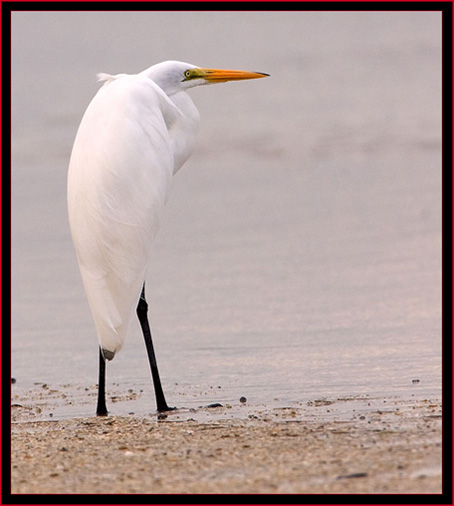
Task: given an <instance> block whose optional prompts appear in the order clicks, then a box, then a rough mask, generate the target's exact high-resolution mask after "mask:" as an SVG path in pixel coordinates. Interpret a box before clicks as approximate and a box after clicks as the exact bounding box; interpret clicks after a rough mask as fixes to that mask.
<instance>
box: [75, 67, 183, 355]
mask: <svg viewBox="0 0 454 506" xmlns="http://www.w3.org/2000/svg"><path fill="white" fill-rule="evenodd" d="M179 115H181V113H180V111H179V110H178V109H177V108H175V105H174V104H173V103H172V102H170V101H169V98H168V97H167V96H166V95H165V94H164V93H163V92H162V90H160V89H159V88H158V87H157V86H156V85H155V84H154V83H153V82H152V81H151V80H150V79H146V78H145V77H143V76H139V75H137V76H122V77H119V78H117V79H115V78H112V79H111V80H110V81H108V82H107V83H106V84H105V85H104V86H103V87H102V88H101V89H100V90H99V92H98V93H97V95H96V96H95V98H94V99H93V100H92V102H91V104H90V105H89V107H88V108H87V111H86V113H85V115H84V118H83V119H82V122H81V125H80V127H79V130H78V133H77V136H76V140H75V143H74V147H73V151H72V155H71V161H70V167H69V173H68V210H69V219H70V226H71V232H72V236H73V241H74V245H75V248H76V252H77V257H78V261H79V266H80V270H81V274H82V279H83V282H84V286H85V290H86V292H87V297H88V300H89V303H90V307H91V310H92V313H93V317H94V321H95V325H96V328H97V332H98V337H99V341H100V344H101V347H102V348H104V349H106V350H108V351H111V352H113V353H116V352H117V351H118V350H119V349H120V348H121V347H122V345H123V343H124V339H125V336H126V331H127V328H128V326H129V322H130V320H131V317H132V315H133V314H134V309H135V307H136V304H137V301H138V299H139V296H140V291H141V287H142V284H143V281H144V278H145V272H146V268H147V263H148V260H149V256H150V248H151V243H152V240H153V238H154V236H155V234H156V232H157V230H158V226H159V218H160V214H161V210H162V207H163V205H164V203H165V200H166V197H167V192H168V189H169V184H170V180H171V176H172V174H173V172H174V170H175V158H176V156H175V152H174V151H175V147H174V141H173V134H172V128H179V126H178V125H180V123H181V122H180V121H179V119H178V118H179Z"/></svg>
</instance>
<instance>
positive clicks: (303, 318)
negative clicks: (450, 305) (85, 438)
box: [12, 11, 441, 415]
mask: <svg viewBox="0 0 454 506" xmlns="http://www.w3.org/2000/svg"><path fill="white" fill-rule="evenodd" d="M164 60H180V61H185V62H188V63H192V64H194V65H198V66H202V67H212V68H227V69H230V68H231V69H239V70H252V71H259V72H266V73H268V74H270V77H268V78H266V79H261V80H258V81H245V82H238V83H226V84H224V85H217V86H205V87H201V88H197V89H194V90H190V92H189V94H190V96H191V98H192V99H193V101H194V103H195V104H196V106H197V108H198V109H199V112H200V115H201V127H200V131H199V135H198V142H197V146H196V149H195V152H194V154H193V156H192V157H191V158H190V160H189V161H188V162H187V163H186V165H185V166H184V167H183V168H182V169H181V170H180V172H178V174H177V175H176V176H175V178H174V180H173V187H172V191H171V195H170V199H169V202H168V204H167V208H166V210H165V216H164V220H163V222H162V227H161V231H160V232H159V234H158V236H157V239H156V242H155V244H154V254H153V259H152V262H151V266H150V271H149V273H148V277H147V295H148V302H149V306H150V313H149V316H150V320H151V325H152V330H153V335H154V343H155V349H156V353H157V359H158V364H159V368H160V373H161V378H162V380H163V386H164V390H165V391H166V393H167V397H168V401H169V404H173V405H175V404H176V405H185V406H192V405H194V406H197V405H199V404H200V399H201V398H202V397H203V399H204V400H206V399H209V400H213V401H219V402H232V401H233V400H236V399H238V398H239V396H240V395H245V396H247V398H248V400H249V401H250V402H251V403H255V404H260V403H267V404H268V405H270V404H273V403H276V404H279V403H281V404H282V403H284V404H288V403H292V402H293V403H294V402H307V401H308V400H310V399H320V398H323V397H327V398H332V397H334V398H336V397H339V396H340V397H342V396H361V395H363V396H371V397H374V396H394V397H403V398H405V397H410V396H416V397H431V396H432V397H439V396H440V389H441V13H439V12H204V11H199V12H191V11H188V12H174V11H172V12H166V11H159V12H149V11H147V12H66V11H65V12H14V13H13V15H12V128H13V141H12V149H13V166H12V375H13V376H14V377H15V378H16V380H17V382H16V383H15V385H13V391H14V392H19V393H20V392H23V391H25V390H27V389H30V388H33V386H34V385H35V384H42V383H46V384H48V385H52V386H53V387H54V388H56V389H58V388H60V387H62V386H63V385H66V387H69V388H73V389H76V388H82V389H83V388H84V387H87V386H90V385H93V384H95V383H96V381H97V365H98V348H97V346H98V344H97V337H96V334H95V328H94V324H93V321H92V317H91V314H90V310H89V307H88V303H87V300H86V297H85V293H84V290H83V286H82V282H81V279H80V275H79V271H78V266H77V261H76V256H75V252H74V249H73V246H72V242H71V237H70V233H69V226H68V219H67V209H66V177H67V167H68V162H69V158H70V153H71V147H72V143H73V141H74V137H75V134H76V131H77V128H78V125H79V122H80V120H81V118H82V115H83V113H84V111H85V109H86V107H87V105H88V103H89V102H90V100H91V98H92V97H93V96H94V94H95V93H96V91H97V90H98V89H99V86H100V85H99V83H97V82H96V73H98V72H106V73H111V74H117V73H137V72H140V71H142V70H144V69H145V68H147V67H149V66H151V65H153V64H155V63H159V62H161V61H164ZM107 374H108V376H107V380H108V381H107V388H108V390H109V389H112V388H113V384H115V385H116V386H117V387H118V389H119V390H125V391H126V390H127V389H129V388H131V389H137V390H139V389H140V390H143V399H141V400H140V401H136V403H137V402H139V404H140V405H141V406H142V408H140V407H139V406H137V405H136V408H137V410H140V409H143V410H149V411H150V410H154V409H155V408H154V395H153V388H152V384H151V378H150V373H149V366H148V361H147V358H146V353H145V346H144V344H143V339H142V336H141V333H140V327H139V325H138V323H137V322H136V321H134V323H133V325H132V326H131V331H130V336H129V338H128V341H127V343H126V345H125V347H124V349H123V350H122V352H121V353H120V354H119V355H118V356H117V357H116V358H115V360H114V361H113V362H112V363H109V365H108V371H107ZM416 380H417V381H416ZM148 399H149V400H148ZM90 402H91V401H90ZM62 403H63V401H62ZM65 409H67V408H65V407H64V406H63V404H62V407H61V410H62V412H63V411H64V410H65ZM77 409H78V410H79V411H78V412H77V413H78V414H83V415H88V414H92V412H93V411H94V405H93V406H92V405H90V404H87V405H86V406H79V407H78V408H77ZM57 412H58V410H57Z"/></svg>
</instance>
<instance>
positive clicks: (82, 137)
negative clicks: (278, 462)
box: [68, 61, 268, 415]
mask: <svg viewBox="0 0 454 506" xmlns="http://www.w3.org/2000/svg"><path fill="white" fill-rule="evenodd" d="M267 75H268V74H263V73H257V72H243V71H235V70H217V69H206V68H200V67H196V66H194V65H190V64H187V63H182V62H176V61H167V62H163V63H159V64H157V65H153V66H152V67H150V68H148V69H147V70H144V71H143V72H140V73H139V74H135V75H127V74H118V75H115V76H110V75H107V74H98V77H99V80H100V81H104V85H103V86H102V87H101V88H100V90H99V91H98V93H97V94H96V95H95V97H94V98H93V100H92V101H91V103H90V105H89V106H88V108H87V110H86V112H85V114H84V116H83V118H82V121H81V124H80V126H79V129H78V131H77V135H76V139H75V141H74V146H73V149H72V153H71V160H70V163H69V171H68V211H69V222H70V227H71V234H72V238H73V243H74V246H75V250H76V253H77V259H78V263H79V268H80V272H81V276H82V280H83V284H84V287H85V291H86V294H87V298H88V302H89V305H90V309H91V312H92V315H93V319H94V322H95V326H96V331H97V334H98V341H99V384H98V406H97V414H98V415H107V409H106V402H105V361H106V359H107V360H112V359H113V358H114V356H115V354H116V353H118V351H119V350H120V349H121V348H122V346H123V344H124V341H125V337H126V332H127V329H128V327H129V324H130V321H131V319H132V315H133V313H134V309H136V311H137V315H138V318H139V321H140V324H141V327H142V332H143V335H144V339H145V344H146V348H147V352H148V358H149V361H150V367H151V373H152V377H153V383H154V387H155V395H156V403H157V410H158V411H166V410H169V409H171V408H169V407H168V405H167V402H166V400H165V397H164V394H163V391H162V387H161V382H160V379H159V374H158V368H157V365H156V359H155V355H154V351H153V344H152V340H151V332H150V327H149V324H148V319H147V308H148V306H147V302H146V299H145V276H146V271H147V266H148V263H149V259H150V251H151V244H152V241H153V238H154V237H155V235H156V232H157V230H158V227H159V221H160V216H161V212H162V208H163V206H164V204H165V202H166V199H167V196H168V192H169V186H170V182H171V179H172V175H173V174H175V173H176V172H177V171H178V170H179V169H180V168H181V166H182V165H183V164H184V162H185V161H186V160H187V159H188V158H189V156H190V155H191V153H192V151H193V148H194V143H195V138H196V133H197V129H198V123H199V113H198V111H197V109H196V107H195V106H194V104H193V102H192V100H191V99H190V98H189V96H188V95H187V93H186V90H188V89H189V88H193V87H195V86H199V85H202V84H209V83H220V82H225V81H232V80H241V79H255V78H261V77H265V76H267Z"/></svg>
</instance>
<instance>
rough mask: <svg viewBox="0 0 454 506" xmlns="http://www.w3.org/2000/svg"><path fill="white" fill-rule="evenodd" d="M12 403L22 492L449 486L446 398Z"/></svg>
mask: <svg viewBox="0 0 454 506" xmlns="http://www.w3.org/2000/svg"><path fill="white" fill-rule="evenodd" d="M361 406H362V407H361ZM14 411H15V412H16V420H17V421H16V422H13V425H12V493H13V494H81V493H85V494H181V493H188V494H198V493H201V494H240V493H253V494H305V493H313V494H331V493H335V494H344V493H345V494H347V493H348V494H352V493H353V494H356V493H367V494H374V493H379V494H391V493H404V494H405V493H411V494H438V493H441V404H440V402H439V401H433V400H428V399H423V400H410V401H402V400H397V399H396V400H394V401H392V400H390V399H383V398H382V399H358V398H356V399H355V398H351V399H347V398H344V399H331V400H329V399H319V400H314V401H311V402H308V403H305V405H304V406H299V407H298V406H293V407H288V408H266V407H265V408H260V407H259V408H258V407H248V406H247V404H246V405H243V406H242V407H241V406H238V407H235V406H229V405H227V406H225V407H218V408H211V409H198V410H195V409H194V410H182V411H175V412H171V413H170V414H169V415H168V416H164V417H158V416H156V415H148V416H137V415H129V416H108V417H85V418H71V419H60V420H39V421H35V420H34V417H36V415H34V414H33V412H30V411H29V412H28V414H24V413H25V412H26V411H27V410H26V407H25V406H24V405H21V406H16V407H15V408H13V412H14ZM19 412H22V415H20V414H19Z"/></svg>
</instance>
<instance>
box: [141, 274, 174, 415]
mask: <svg viewBox="0 0 454 506" xmlns="http://www.w3.org/2000/svg"><path fill="white" fill-rule="evenodd" d="M147 313H148V304H147V301H146V299H145V283H144V285H143V288H142V293H141V295H140V299H139V304H138V305H137V316H138V317H139V321H140V326H141V327H142V332H143V337H144V339H145V346H146V348H147V353H148V360H149V361H150V368H151V376H152V377H153V384H154V391H155V395H156V405H157V409H158V411H170V410H171V409H174V408H169V406H167V402H166V399H165V397H164V392H163V391H162V386H161V380H160V379H159V373H158V365H157V364H156V356H155V354H154V348H153V342H152V340H151V331H150V325H149V323H148V317H147Z"/></svg>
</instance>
